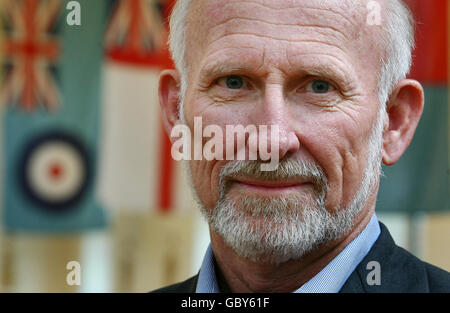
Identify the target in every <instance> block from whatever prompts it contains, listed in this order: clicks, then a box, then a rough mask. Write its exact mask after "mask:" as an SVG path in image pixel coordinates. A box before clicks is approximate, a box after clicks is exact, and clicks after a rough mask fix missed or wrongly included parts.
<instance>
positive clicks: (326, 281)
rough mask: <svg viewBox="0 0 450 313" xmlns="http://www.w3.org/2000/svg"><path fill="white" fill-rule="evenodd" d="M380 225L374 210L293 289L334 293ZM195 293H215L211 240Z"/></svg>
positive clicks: (371, 241)
mask: <svg viewBox="0 0 450 313" xmlns="http://www.w3.org/2000/svg"><path fill="white" fill-rule="evenodd" d="M380 232H381V230H380V226H379V224H378V219H377V216H376V214H375V213H374V214H373V216H372V218H371V219H370V222H369V223H368V224H367V225H366V227H365V228H364V230H363V231H362V232H361V233H360V234H359V235H358V236H357V237H356V238H355V239H353V240H352V241H351V242H350V243H349V244H348V245H347V246H346V247H345V248H344V249H343V250H342V251H341V252H340V253H339V254H338V255H337V256H336V257H335V258H334V259H333V260H332V261H331V262H330V263H328V265H327V266H325V267H324V268H323V269H322V270H321V271H320V272H319V273H317V274H316V275H315V276H314V277H313V278H311V279H310V280H309V281H307V282H306V283H305V284H303V285H302V286H301V287H300V288H299V289H297V290H296V291H295V293H336V292H339V290H340V289H341V288H342V286H343V285H344V283H345V282H346V280H347V279H348V277H349V276H350V274H351V273H352V272H353V271H354V270H355V268H356V267H357V266H358V264H359V263H360V262H361V261H362V260H363V259H364V257H365V256H366V255H367V253H369V251H370V249H371V248H372V246H373V244H374V243H375V241H376V240H377V239H378V236H379V235H380ZM195 292H196V293H218V292H220V291H219V286H218V284H217V278H216V274H215V270H214V254H213V251H212V248H211V244H210V245H209V246H208V249H207V250H206V253H205V257H204V258H203V263H202V266H201V268H200V273H199V276H198V282H197V288H196V291H195Z"/></svg>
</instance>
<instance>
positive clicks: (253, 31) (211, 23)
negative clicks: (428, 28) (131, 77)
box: [187, 0, 374, 61]
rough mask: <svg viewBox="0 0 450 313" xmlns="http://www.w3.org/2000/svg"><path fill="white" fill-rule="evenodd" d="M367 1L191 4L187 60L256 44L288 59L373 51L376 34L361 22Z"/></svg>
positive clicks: (198, 0) (214, 0) (208, 0)
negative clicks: (308, 54) (290, 56)
mask: <svg viewBox="0 0 450 313" xmlns="http://www.w3.org/2000/svg"><path fill="white" fill-rule="evenodd" d="M366 2H367V1H364V0H251V1H242V0H229V1H222V0H195V1H193V3H192V5H191V8H190V11H189V15H188V38H189V40H188V48H187V57H188V59H189V60H191V61H193V59H192V58H197V59H199V58H201V56H203V55H204V54H208V53H213V52H214V51H218V50H224V49H226V48H229V47H234V48H249V49H251V48H254V49H258V45H265V47H264V50H267V49H270V48H271V47H274V46H276V47H281V46H282V47H286V49H284V50H285V52H284V53H286V54H289V52H290V54H296V53H297V52H298V51H302V52H308V50H311V53H314V50H315V51H316V52H318V51H319V50H321V49H323V48H326V49H329V50H330V51H331V50H335V51H337V52H339V50H340V53H341V54H342V53H349V52H355V51H356V52H361V51H360V50H361V49H362V48H369V49H372V51H374V50H373V48H374V40H373V39H374V29H373V28H372V29H369V27H368V26H367V25H366V23H365V21H366V16H367V8H366ZM189 43H191V45H189ZM276 47H274V48H276ZM314 47H315V48H316V49H314ZM275 50H276V49H273V51H275Z"/></svg>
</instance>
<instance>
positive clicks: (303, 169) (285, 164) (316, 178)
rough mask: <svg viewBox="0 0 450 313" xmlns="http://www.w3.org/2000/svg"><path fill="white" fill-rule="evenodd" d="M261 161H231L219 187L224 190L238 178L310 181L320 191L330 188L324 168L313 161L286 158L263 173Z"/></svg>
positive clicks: (224, 170)
mask: <svg viewBox="0 0 450 313" xmlns="http://www.w3.org/2000/svg"><path fill="white" fill-rule="evenodd" d="M264 163H266V162H263V161H260V160H244V161H238V160H235V161H230V162H228V163H227V164H225V165H224V166H223V167H222V169H221V172H220V176H219V177H220V181H219V185H220V186H223V187H224V188H226V187H227V185H230V183H231V182H232V181H233V180H235V179H236V178H238V177H246V178H252V179H256V180H266V181H280V180H292V181H308V182H310V183H312V184H313V185H314V186H315V187H316V189H317V190H318V191H324V190H327V188H328V180H327V177H326V175H325V172H324V170H323V169H322V167H321V166H320V165H319V164H317V163H315V162H312V161H305V160H301V159H293V158H286V159H281V160H279V165H278V168H277V169H276V170H274V171H261V164H264Z"/></svg>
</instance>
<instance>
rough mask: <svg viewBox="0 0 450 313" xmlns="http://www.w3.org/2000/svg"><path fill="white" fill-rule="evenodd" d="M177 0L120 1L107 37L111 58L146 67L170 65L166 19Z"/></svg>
mask: <svg viewBox="0 0 450 313" xmlns="http://www.w3.org/2000/svg"><path fill="white" fill-rule="evenodd" d="M172 3H173V1H162V0H117V1H116V2H115V7H114V11H113V14H112V15H111V19H110V22H109V26H108V29H107V31H106V34H105V46H106V53H107V55H108V56H109V57H110V58H112V59H115V60H117V61H124V62H129V63H134V64H142V65H158V66H159V65H161V64H167V60H168V59H169V57H168V51H167V49H166V42H167V35H168V34H167V29H166V27H165V25H164V16H166V15H167V12H168V11H169V9H170V6H171V4H172Z"/></svg>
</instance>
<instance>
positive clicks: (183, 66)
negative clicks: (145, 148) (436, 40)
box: [169, 0, 414, 121]
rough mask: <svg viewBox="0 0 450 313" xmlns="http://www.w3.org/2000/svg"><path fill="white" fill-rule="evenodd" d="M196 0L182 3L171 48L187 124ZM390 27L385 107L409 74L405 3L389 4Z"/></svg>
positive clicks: (410, 42)
mask: <svg viewBox="0 0 450 313" xmlns="http://www.w3.org/2000/svg"><path fill="white" fill-rule="evenodd" d="M191 3H192V0H178V1H177V2H176V4H175V6H174V9H173V11H172V14H171V16H170V36H169V47H170V52H171V55H172V58H173V60H174V62H175V66H176V68H177V70H178V71H179V73H180V76H181V86H180V95H179V97H180V108H179V111H180V118H181V119H182V121H184V112H183V104H184V97H185V95H186V91H187V87H188V70H189V69H188V64H187V62H186V37H187V36H186V19H187V15H188V12H189V6H190V4H191ZM386 3H387V8H386V9H387V13H386V19H387V21H386V23H383V24H382V27H383V32H382V39H381V44H382V45H383V46H384V49H385V50H384V53H383V55H382V57H381V60H380V63H381V68H380V71H379V73H378V98H379V102H380V105H382V106H384V105H385V104H386V102H387V101H388V99H389V95H390V94H391V92H392V90H393V88H394V87H395V85H396V84H397V83H398V82H399V81H400V80H402V79H404V78H405V77H406V75H407V74H408V73H409V70H410V67H411V63H412V56H411V52H412V49H413V48H414V19H413V16H412V14H411V11H410V10H409V8H408V7H407V6H406V5H405V4H404V3H403V1H402V0H387V1H386Z"/></svg>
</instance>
